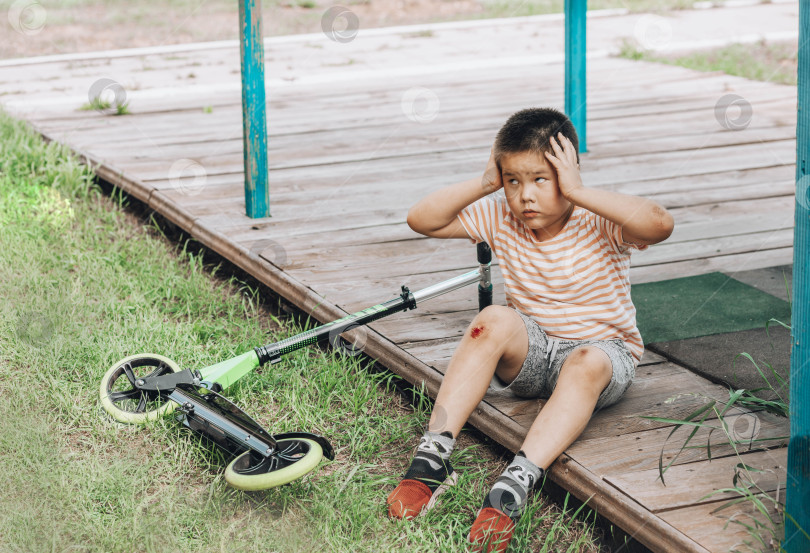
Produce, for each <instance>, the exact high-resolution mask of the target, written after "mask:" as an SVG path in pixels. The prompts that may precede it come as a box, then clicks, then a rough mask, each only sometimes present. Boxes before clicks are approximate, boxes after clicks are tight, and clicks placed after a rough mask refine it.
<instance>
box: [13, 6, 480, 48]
mask: <svg viewBox="0 0 810 553" xmlns="http://www.w3.org/2000/svg"><path fill="white" fill-rule="evenodd" d="M333 5H334V4H333V3H331V2H312V1H310V0H301V1H300V2H297V3H291V2H286V3H282V4H276V3H275V2H264V7H263V16H264V17H263V32H264V35H265V36H277V35H289V34H299V33H319V32H322V19H324V16H325V13H326V11H327V10H328V9H329V8H330V7H332V6H333ZM344 5H345V6H346V7H347V9H349V10H350V11H351V12H353V13H354V15H356V16H357V21H358V25H359V28H360V29H361V30H362V29H364V28H372V27H383V26H391V25H405V24H414V23H426V22H434V21H447V20H454V19H470V18H475V17H480V16H481V15H482V14H483V13H484V11H485V8H484V6H483V5H482V3H480V2H477V1H474V0H445V1H440V2H436V1H435V0H365V1H361V2H346V3H344ZM0 6H3V7H4V8H5V9H0V11H2V12H3V13H2V17H0V32H1V33H2V36H3V40H2V41H0V58H2V59H8V58H19V57H28V56H42V55H52V54H67V53H75V52H92V51H97V50H115V49H119V48H138V47H145V46H163V45H168V44H185V43H190V42H207V41H216V40H235V39H237V38H238V32H239V12H238V5H237V3H236V2H228V1H226V0H208V1H205V2H203V3H199V2H197V3H185V4H184V3H178V2H176V1H168V2H166V3H165V4H161V3H157V2H155V1H153V0H147V1H145V2H138V3H129V2H120V3H118V2H116V3H111V2H108V3H100V4H95V3H86V4H84V5H81V2H77V3H76V4H74V5H70V6H64V5H63V3H57V2H47V1H45V0H42V1H41V3H38V2H36V0H23V4H20V2H19V1H18V2H14V3H13V4H11V6H17V7H16V8H14V7H8V6H5V2H0ZM340 23H341V21H340V20H338V21H336V24H338V25H339V24H340ZM343 24H344V25H345V24H346V23H345V20H344V21H343Z"/></svg>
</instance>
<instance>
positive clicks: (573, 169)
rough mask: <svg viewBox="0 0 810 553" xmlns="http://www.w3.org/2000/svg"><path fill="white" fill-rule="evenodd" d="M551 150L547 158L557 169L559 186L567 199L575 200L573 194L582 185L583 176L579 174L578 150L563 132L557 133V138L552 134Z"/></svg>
mask: <svg viewBox="0 0 810 553" xmlns="http://www.w3.org/2000/svg"><path fill="white" fill-rule="evenodd" d="M549 142H550V143H551V148H552V149H553V150H554V154H552V153H551V152H545V154H546V159H547V160H548V161H549V163H551V165H552V166H553V167H554V169H555V170H556V171H557V186H559V187H560V192H561V193H562V195H563V196H565V199H566V200H568V201H573V200H572V199H571V196H572V195H573V194H574V193H575V192H576V191H577V190H579V189H581V188H584V187H583V186H582V177H581V176H580V174H579V164H578V163H577V152H576V149H575V148H574V144H573V143H571V141H570V140H568V138H566V137H565V136H563V134H562V133H557V139H556V140H555V138H554V137H553V136H552V137H551V138H550V139H549Z"/></svg>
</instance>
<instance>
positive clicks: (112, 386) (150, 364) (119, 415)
mask: <svg viewBox="0 0 810 553" xmlns="http://www.w3.org/2000/svg"><path fill="white" fill-rule="evenodd" d="M176 372H180V367H179V366H178V365H177V363H175V362H174V361H172V360H171V359H169V358H167V357H163V356H162V355H157V354H155V353H139V354H137V355H130V356H129V357H125V358H124V359H121V360H120V361H118V362H117V363H115V364H114V365H113V366H112V367H110V370H108V371H107V373H106V374H105V375H104V378H102V379H101V387H100V388H99V394H100V398H101V405H102V407H104V410H105V411H107V413H109V414H110V415H111V416H112V418H114V419H115V420H117V421H119V422H124V423H129V424H144V423H145V422H147V421H150V420H156V419H158V418H160V417H162V416H163V415H165V414H166V413H170V412H171V411H173V410H174V408H175V407H176V406H177V404H176V403H175V402H173V401H169V400H168V399H166V398H165V397H162V396H161V395H160V394H159V393H157V392H150V391H146V390H139V389H137V388H136V387H135V380H136V379H138V378H143V377H146V376H162V375H164V374H170V373H176Z"/></svg>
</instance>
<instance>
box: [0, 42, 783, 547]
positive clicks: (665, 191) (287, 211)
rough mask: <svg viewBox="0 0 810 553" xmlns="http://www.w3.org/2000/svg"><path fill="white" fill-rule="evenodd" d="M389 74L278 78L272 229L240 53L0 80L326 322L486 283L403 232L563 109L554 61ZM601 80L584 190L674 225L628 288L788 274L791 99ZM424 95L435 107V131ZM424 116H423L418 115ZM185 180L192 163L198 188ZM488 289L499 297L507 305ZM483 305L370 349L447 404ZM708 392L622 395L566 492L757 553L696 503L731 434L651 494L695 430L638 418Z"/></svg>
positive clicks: (45, 67) (446, 304)
mask: <svg viewBox="0 0 810 553" xmlns="http://www.w3.org/2000/svg"><path fill="white" fill-rule="evenodd" d="M278 48H279V50H282V52H281V53H279V54H278V56H280V57H284V55H287V56H288V58H290V59H292V58H294V55H295V52H305V53H306V56H309V57H311V56H312V55H317V48H315V47H312V48H311V49H307V44H305V43H296V42H295V41H294V40H291V41H289V42H279V43H278ZM393 50H396V48H394V49H393ZM313 51H315V54H313V53H312V52H313ZM369 51H370V50H369ZM380 51H382V50H379V51H377V53H378V54H379V52H380ZM285 53H286V54H285ZM273 55H274V54H273V53H272V52H269V53H268V58H269V59H271V60H272V59H273ZM302 55H303V54H302ZM380 55H382V54H380ZM381 64H382V62H378V65H376V66H375V67H368V66H362V67H359V68H357V67H352V65H353V64H352V63H346V64H345V67H336V66H330V67H325V68H324V74H323V75H322V76H321V77H320V78H319V77H318V74H317V73H313V76H311V78H302V79H298V80H295V81H285V80H284V79H270V80H269V84H268V98H269V134H270V138H269V158H270V160H271V161H270V163H271V207H272V214H273V216H272V217H271V218H266V219H258V220H250V219H248V218H247V217H246V216H245V215H244V198H243V175H242V138H241V121H240V117H241V107H240V93H239V74H238V71H239V61H238V47H234V46H227V45H225V46H218V47H211V48H208V49H198V50H196V51H193V52H187V53H183V52H177V51H175V52H172V53H165V54H150V55H142V56H134V55H131V56H126V55H123V56H120V57H109V58H107V57H104V56H95V57H94V56H87V57H86V59H72V60H63V61H50V62H48V61H42V60H40V61H38V62H36V63H34V62H32V63H17V64H5V65H3V64H0V93H2V95H1V96H0V102H2V103H3V104H5V106H6V109H8V110H9V111H11V112H12V113H15V114H16V115H18V116H19V117H21V118H24V119H27V120H28V121H30V122H31V123H32V124H33V125H34V126H35V128H36V129H37V130H38V131H39V132H41V133H42V134H43V135H44V136H46V137H48V138H49V139H52V140H56V141H59V142H62V143H65V144H67V145H68V146H70V147H71V148H72V149H73V150H74V151H75V152H77V153H78V154H79V155H81V156H82V157H83V158H85V159H86V160H87V161H88V162H90V163H92V164H93V165H94V166H95V167H96V170H97V173H98V174H99V175H100V176H101V177H102V178H104V179H106V180H108V181H110V182H112V183H114V184H116V185H117V186H119V187H121V188H122V189H124V190H126V191H127V192H128V193H130V194H132V195H133V196H135V197H137V198H138V199H140V200H142V201H144V202H146V203H148V204H149V205H150V206H151V207H153V208H154V209H155V210H156V211H158V212H160V213H161V214H163V215H165V216H166V217H167V218H169V219H170V220H172V221H173V222H174V223H176V224H177V225H178V226H180V227H182V228H183V229H185V230H186V231H188V232H189V233H190V234H191V235H193V236H194V237H195V238H197V239H198V240H199V241H200V242H202V243H203V244H205V245H206V246H208V247H210V248H211V249H213V250H215V251H216V252H218V253H219V254H221V255H223V256H224V257H226V258H228V259H230V260H231V261H232V262H233V263H235V264H236V265H238V266H240V267H242V268H244V269H245V270H247V271H249V272H250V273H252V274H253V275H254V276H256V277H257V278H258V279H259V280H261V281H263V282H264V283H266V284H268V285H269V286H270V287H272V288H273V289H274V290H276V291H277V292H278V293H279V294H281V295H283V296H284V297H286V298H287V299H289V300H290V301H292V302H294V303H295V304H296V305H298V306H299V307H300V308H301V309H303V310H305V311H307V312H312V313H313V315H314V316H315V318H317V319H319V320H321V321H328V320H332V319H334V318H336V317H338V316H340V315H342V314H344V313H346V312H353V311H356V310H359V309H361V308H364V307H367V306H369V305H371V304H373V303H377V302H379V301H383V300H386V299H388V298H390V297H393V296H395V295H397V293H398V290H399V286H400V285H401V284H407V285H408V286H409V287H410V288H411V289H413V290H415V289H419V288H421V287H423V286H426V285H429V284H433V283H436V282H439V281H440V280H443V279H445V278H447V277H450V276H454V275H457V274H460V273H461V272H463V271H465V270H467V269H469V268H471V267H473V266H474V265H475V253H474V251H475V250H474V248H473V247H472V246H471V245H470V243H469V242H467V241H463V240H458V241H440V240H434V239H427V238H423V237H421V236H418V235H417V234H415V233H414V232H412V231H411V230H410V229H409V228H408V227H407V225H406V224H405V214H406V212H407V210H408V208H409V207H410V206H411V205H412V204H413V203H414V202H416V201H417V200H418V199H419V198H421V197H423V196H424V195H425V194H426V193H427V192H428V191H429V190H432V189H434V188H435V187H438V186H442V185H445V184H449V183H452V182H455V181H458V180H461V179H465V178H469V177H472V176H474V175H476V174H477V173H479V172H480V171H481V169H482V168H483V165H484V164H485V162H486V159H487V155H488V152H489V148H490V145H491V142H492V140H493V138H494V133H495V131H496V130H497V129H498V127H499V126H500V125H501V124H502V122H503V121H504V120H505V119H506V117H508V116H509V115H510V114H511V113H513V112H514V111H516V110H518V109H521V108H524V107H527V106H532V105H550V106H556V107H562V104H563V97H562V75H563V67H562V64H561V63H559V62H554V63H546V64H539V63H533V64H531V65H527V64H526V63H523V64H522V65H521V64H520V63H512V64H509V65H506V66H504V67H502V68H497V64H490V65H489V66H488V67H487V68H486V70H481V69H474V68H472V66H471V64H464V63H458V65H457V67H455V68H449V67H448V66H450V65H452V63H445V64H444V65H443V66H441V67H442V68H441V69H439V68H437V67H439V66H431V65H430V64H428V63H427V62H426V64H425V66H424V67H421V68H420V67H413V66H409V67H408V68H405V69H402V70H401V71H397V70H396V66H395V64H393V62H392V64H393V65H392V66H384V65H381ZM361 65H362V64H361ZM473 65H474V64H473ZM383 68H384V69H383ZM374 69H376V70H378V72H377V73H375V72H374V71H373V70H374ZM383 73H384V75H385V76H384V78H379V76H377V77H375V74H376V75H379V74H383ZM191 75H193V76H191ZM271 75H272V72H271ZM102 77H111V78H114V79H117V80H118V81H119V82H121V84H122V85H124V87H125V88H126V89H127V93H128V96H129V99H130V101H131V103H130V107H129V110H130V112H131V114H130V115H126V116H122V117H115V116H111V115H107V114H101V113H97V112H92V111H90V112H88V111H78V110H77V108H78V107H79V106H81V105H82V104H83V103H85V102H86V101H87V90H88V89H89V87H90V86H91V84H92V83H93V82H94V81H95V80H97V79H99V78H102ZM588 79H589V80H588V88H589V104H588V116H589V128H588V145H589V150H590V151H589V153H587V154H586V155H584V156H583V158H582V167H583V178H584V180H585V182H586V184H588V185H590V186H599V187H605V188H609V189H612V190H618V191H621V192H626V193H631V194H638V195H643V196H647V197H650V198H654V199H655V200H657V201H659V202H661V203H662V204H664V205H665V206H667V207H668V208H669V209H670V210H671V212H672V213H673V215H674V216H675V220H676V223H677V228H676V230H675V233H674V234H673V236H672V237H671V238H670V239H669V240H668V241H667V242H666V243H664V244H661V245H657V246H654V247H652V248H650V249H649V250H648V251H646V252H643V253H640V254H638V255H636V256H635V257H634V260H633V266H632V269H631V277H632V280H633V282H635V283H639V282H646V281H654V280H662V279H668V278H673V277H677V276H685V275H694V274H700V273H704V272H710V271H716V270H723V271H727V272H728V271H730V272H734V271H742V270H749V269H754V268H758V267H765V266H772V265H779V264H785V263H790V262H791V260H792V248H791V246H792V226H793V216H792V213H793V201H794V200H793V193H794V183H793V174H794V163H795V113H796V112H795V109H796V108H795V106H796V91H795V89H794V88H792V87H782V86H776V85H770V84H763V83H755V82H749V81H745V80H743V79H738V78H733V77H728V76H724V75H719V74H704V73H696V72H691V71H688V70H685V69H679V68H673V67H664V66H659V65H654V64H647V63H641V62H631V61H627V60H620V59H612V58H601V59H594V60H592V61H591V62H590V63H589V73H588ZM190 83H194V84H193V85H191V84H190ZM413 87H422V88H423V89H425V90H426V91H427V92H423V93H424V94H427V95H428V96H425V97H423V100H420V101H417V103H416V104H415V105H414V106H411V105H410V104H409V103H408V102H407V101H405V102H403V94H404V93H405V91H407V90H409V89H412V88H413ZM725 94H737V95H739V96H741V97H742V98H744V99H745V101H747V102H749V103H750V105H751V106H752V108H753V117H752V119H751V121H750V124H749V125H748V126H747V127H745V128H744V129H743V130H736V131H735V130H729V129H726V128H724V127H723V126H721V125H720V124H719V123H718V120H717V119H716V116H715V105H716V103H717V101H718V100H719V99H720V97H721V96H723V95H725ZM428 97H429V98H431V99H434V98H435V99H438V101H439V105H438V111H437V112H436V113H435V118H431V117H430V115H431V113H430V109H432V106H433V104H430V103H429V102H428V101H427V100H426V99H425V98H428ZM431 101H433V100H431ZM420 102H421V103H420ZM209 107H210V109H205V108H209ZM403 108H404V109H403ZM413 109H415V110H416V114H417V116H418V117H412V118H409V117H407V115H406V112H408V113H413ZM738 115H739V113H731V114H730V116H731V117H732V118H735V117H737V116H738ZM420 117H421V119H422V120H419V119H420ZM183 160H186V161H183ZM188 160H191V161H188ZM190 163H195V164H198V165H196V166H195V167H198V169H197V170H199V171H200V173H199V174H198V176H197V177H195V173H193V170H194V169H193V168H192V169H189V168H188V167H189V164H190ZM183 167H186V169H185V170H183ZM494 272H495V285H496V297H495V301H496V302H497V303H503V302H504V297H503V291H502V288H501V287H500V286H499V285H500V284H501V282H502V281H501V277H500V274H499V272H498V271H497V270H496V271H494ZM476 301H477V300H476V297H475V294H474V291H473V290H472V289H471V288H469V289H462V290H459V291H456V292H453V293H451V294H448V295H446V296H442V297H440V298H437V299H434V300H431V302H429V303H426V304H424V305H423V306H420V307H419V309H417V310H415V311H411V312H407V313H401V314H399V315H395V316H393V317H390V318H388V319H385V320H382V321H379V322H377V323H374V324H373V325H371V330H368V331H362V332H363V333H364V334H365V336H364V337H363V339H364V340H365V343H366V345H365V352H366V353H367V354H369V355H371V356H372V357H375V358H378V359H380V360H381V362H382V363H383V364H384V365H386V366H387V367H389V368H390V369H391V370H392V371H394V372H397V373H399V374H401V375H403V376H404V377H405V378H407V379H408V380H409V381H411V382H416V383H418V382H425V383H426V384H427V386H428V388H429V390H430V392H431V393H432V394H434V395H435V393H436V390H437V389H438V386H439V383H440V381H441V377H442V373H443V371H444V370H445V368H446V366H447V363H448V361H449V358H450V356H451V354H452V352H453V349H454V347H455V345H456V343H457V341H458V339H459V337H460V336H461V334H462V333H463V331H464V329H465V327H466V325H467V323H468V322H469V321H470V320H471V318H472V317H473V316H474V314H475V310H476ZM358 332H360V331H358ZM676 393H678V394H681V395H679V396H678V397H677V398H676V399H674V400H672V401H669V398H671V397H672V396H673V395H674V394H676ZM695 394H702V395H705V396H709V397H714V398H717V399H721V400H722V399H723V398H727V392H725V390H724V387H722V386H719V385H716V384H712V383H710V382H708V381H707V380H705V379H703V378H701V377H699V376H697V375H695V374H693V373H691V372H689V371H687V370H685V369H684V368H682V367H679V366H676V365H674V364H672V363H669V362H666V361H665V360H664V359H663V358H661V357H658V356H656V355H654V354H650V353H649V352H648V353H646V354H645V356H644V359H643V362H642V364H641V365H640V366H639V368H638V371H637V379H636V381H635V382H634V383H633V385H632V386H631V388H630V390H629V391H628V393H627V395H626V397H625V399H623V401H621V402H620V403H619V404H618V405H616V406H613V407H611V408H608V409H604V410H602V411H600V412H599V413H597V414H596V415H595V416H594V418H593V420H592V422H591V423H590V425H589V426H588V428H587V430H586V431H585V433H584V434H583V435H582V436H581V438H580V439H579V440H578V441H577V442H576V443H575V444H574V445H573V446H572V447H571V448H570V449H569V450H568V451H567V452H566V453H565V454H564V455H563V456H562V457H561V458H560V460H559V461H558V462H556V463H555V464H554V465H553V468H552V470H551V471H550V477H551V478H552V479H553V480H554V481H555V482H557V483H558V484H560V485H561V486H562V487H564V488H566V489H568V490H570V491H571V492H572V493H574V494H575V495H576V496H578V497H579V498H581V499H588V500H589V504H590V505H591V506H593V507H595V508H596V509H597V510H598V512H599V513H600V514H602V515H604V516H606V517H607V518H608V519H610V520H611V521H613V522H614V523H616V524H618V525H619V526H621V527H622V528H623V529H625V530H626V531H627V532H629V533H630V534H631V535H633V536H634V537H635V538H636V539H638V540H639V541H641V542H642V543H644V544H646V545H647V546H648V547H650V548H651V549H652V550H654V551H679V552H686V551H707V550H708V551H728V550H729V549H730V548H731V547H732V546H734V545H735V544H741V543H742V541H743V540H744V539H746V534H745V532H744V531H743V530H742V527H740V526H739V525H736V524H729V525H728V527H727V528H725V529H724V528H723V526H724V524H725V523H726V522H727V521H728V520H729V519H735V520H740V521H742V522H746V520H748V519H746V518H745V517H747V516H752V514H751V513H749V512H747V511H746V510H745V508H744V507H742V506H738V507H735V508H729V509H726V510H723V511H720V512H719V513H712V511H713V509H715V508H716V507H718V506H720V505H721V504H723V502H725V501H728V500H729V496H728V495H721V496H713V497H711V498H709V499H701V498H703V497H704V496H705V495H706V494H708V493H710V492H711V491H713V490H715V489H718V488H721V487H728V486H729V485H730V484H731V478H732V475H733V466H734V465H735V464H736V463H737V462H738V459H737V458H736V457H735V456H734V455H733V450H732V448H731V447H730V446H729V445H728V444H727V443H725V445H724V440H721V439H720V437H719V436H718V434H719V433H717V432H716V433H715V434H714V435H713V436H712V457H713V459H714V460H713V461H711V462H709V461H708V460H707V459H706V453H705V451H701V450H687V451H684V452H683V453H682V454H681V455H680V457H679V458H678V461H677V464H676V465H675V466H673V468H672V469H670V471H669V472H668V473H667V476H668V479H667V482H668V485H667V486H666V487H664V486H662V485H661V482H660V481H657V480H656V478H657V475H658V473H657V467H658V457H659V454H660V453H661V451H662V448H663V450H664V458H665V460H667V461H668V460H669V459H671V458H672V456H673V455H674V454H675V453H676V452H677V451H678V448H679V443H682V440H683V438H684V437H685V436H686V432H684V431H679V432H676V434H675V435H674V436H673V437H672V438H670V439H669V441H666V445H664V443H665V439H666V437H667V435H668V434H669V432H670V431H671V428H672V427H671V426H670V425H667V424H661V423H656V422H652V421H650V420H647V419H643V418H640V416H642V415H652V416H661V417H668V418H677V417H680V416H683V415H685V414H687V413H689V412H691V411H693V410H694V409H696V408H697V407H698V406H699V405H702V404H703V402H704V401H705V400H704V399H702V398H701V397H699V396H696V395H695ZM541 406H542V401H521V400H517V399H516V398H514V397H512V396H509V395H506V394H489V395H488V396H487V397H486V399H485V401H484V402H483V403H482V405H481V406H480V408H479V409H477V410H476V412H475V413H474V414H473V417H472V419H471V422H472V423H473V424H474V425H475V426H477V427H478V428H480V429H481V430H482V431H484V432H485V433H487V434H488V435H490V436H491V437H492V438H494V439H495V440H497V441H498V442H500V443H502V444H504V445H505V446H507V447H509V448H511V449H513V450H514V449H516V448H517V447H518V446H519V444H520V443H521V440H522V437H523V435H524V434H525V432H526V430H527V428H528V426H529V425H530V423H531V421H532V420H533V418H534V416H535V414H536V413H537V411H538V410H539V409H540V408H541ZM741 416H748V417H751V416H753V415H741ZM755 416H756V417H757V419H758V421H759V423H760V425H761V426H760V427H759V437H760V438H764V437H779V436H786V435H787V434H788V425H787V422H786V421H785V420H780V419H778V418H776V417H773V416H770V415H767V414H765V413H757V414H756V415H755ZM701 434H702V435H703V436H704V438H703V441H702V442H698V443H705V434H706V433H705V432H702V433H701ZM784 443H786V442H785V441H775V442H774V444H773V445H774V447H776V446H779V445H783V444H784ZM743 458H744V460H745V462H746V463H747V464H749V465H752V466H757V467H760V468H763V469H767V470H768V471H769V472H767V473H765V475H764V476H763V480H762V482H761V485H762V486H763V487H765V488H766V489H769V490H777V489H778V488H780V487H781V488H782V489H783V487H784V480H785V478H786V476H785V466H786V449H772V450H768V451H756V452H747V453H745V454H744V455H743Z"/></svg>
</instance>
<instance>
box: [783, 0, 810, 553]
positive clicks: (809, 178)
mask: <svg viewBox="0 0 810 553" xmlns="http://www.w3.org/2000/svg"><path fill="white" fill-rule="evenodd" d="M808 40H810V5H808V3H807V2H799V85H798V86H799V90H798V95H799V109H798V114H797V118H796V119H797V121H796V207H795V223H796V226H795V229H794V231H793V312H792V313H791V321H792V322H791V332H790V335H791V337H792V347H791V353H790V443H789V445H788V470H787V490H786V500H785V513H786V514H787V515H790V516H789V517H788V516H786V517H785V538H784V541H783V542H782V547H784V549H785V551H787V553H807V552H808V551H810V538H808V537H807V534H806V533H805V532H810V209H808V207H810V175H808V173H809V172H810V73H808V64H810V45H808V44H807V41H808ZM790 517H792V518H793V520H791V518H790ZM802 530H803V531H802Z"/></svg>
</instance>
